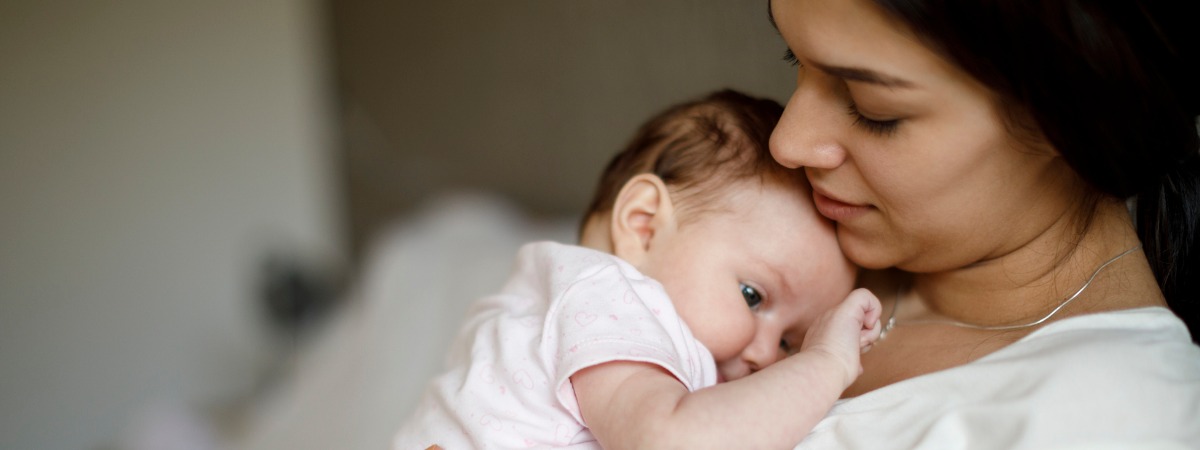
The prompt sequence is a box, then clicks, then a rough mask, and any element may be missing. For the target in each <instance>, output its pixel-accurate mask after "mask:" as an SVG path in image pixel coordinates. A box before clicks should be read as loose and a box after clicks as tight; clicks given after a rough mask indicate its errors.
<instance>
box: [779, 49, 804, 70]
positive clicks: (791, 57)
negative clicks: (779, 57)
mask: <svg viewBox="0 0 1200 450" xmlns="http://www.w3.org/2000/svg"><path fill="white" fill-rule="evenodd" d="M783 60H784V61H786V62H787V63H788V64H791V65H792V66H793V67H799V66H800V60H799V59H797V58H796V54H795V53H792V49H790V48H789V49H787V50H786V51H784V52H783Z"/></svg>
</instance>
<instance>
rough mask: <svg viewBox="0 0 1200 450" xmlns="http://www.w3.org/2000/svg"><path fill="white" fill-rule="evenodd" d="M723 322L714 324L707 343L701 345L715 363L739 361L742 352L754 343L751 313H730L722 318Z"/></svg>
mask: <svg viewBox="0 0 1200 450" xmlns="http://www.w3.org/2000/svg"><path fill="white" fill-rule="evenodd" d="M723 317H724V318H725V320H723V321H722V323H719V324H716V325H717V326H715V327H713V329H712V330H710V332H709V335H710V336H709V339H708V341H709V342H705V341H704V340H703V339H702V340H701V342H702V343H704V344H705V346H706V347H708V351H710V352H712V354H713V359H714V360H716V361H717V362H727V361H731V360H736V359H740V357H741V355H742V351H743V350H745V349H746V347H747V346H749V345H750V343H752V342H754V337H755V336H754V334H755V326H754V324H755V321H754V316H753V314H752V313H750V312H749V310H747V311H746V312H745V313H730V314H726V315H724V316H723Z"/></svg>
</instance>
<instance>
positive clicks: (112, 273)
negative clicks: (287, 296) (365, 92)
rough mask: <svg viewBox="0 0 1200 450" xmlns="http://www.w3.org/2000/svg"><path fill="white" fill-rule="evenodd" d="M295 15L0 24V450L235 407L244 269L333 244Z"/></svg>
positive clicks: (321, 99) (313, 12)
mask: <svg viewBox="0 0 1200 450" xmlns="http://www.w3.org/2000/svg"><path fill="white" fill-rule="evenodd" d="M315 6H317V5H316V4H315V3H314V2H313V1H306V0H300V1H293V0H255V1H241V0H203V1H172V2H162V1H151V0H125V1H121V2H89V1H65V2H64V1H55V2H43V1H39V0H19V1H5V2H4V4H3V6H0V61H2V62H0V64H2V65H3V68H2V69H0V448H5V449H43V448H44V449H94V448H101V447H102V446H112V445H113V444H115V443H116V442H117V441H118V439H119V437H118V436H119V434H121V432H122V430H123V429H126V428H127V427H129V426H130V423H131V420H132V419H133V418H134V417H136V416H137V415H139V414H141V413H142V412H144V411H149V410H155V409H154V408H159V409H157V410H163V409H166V410H173V409H174V410H179V409H180V408H186V407H188V406H210V405H213V404H221V403H223V402H227V401H229V400H231V399H235V398H238V397H240V396H243V395H245V394H247V393H248V392H249V391H250V390H251V388H252V385H253V384H254V383H255V381H256V379H257V378H258V377H259V376H260V375H261V372H262V371H263V370H264V368H265V366H266V365H267V364H268V363H269V361H270V360H271V355H272V354H273V353H272V351H271V350H272V347H271V345H270V341H269V340H268V339H267V336H266V334H265V332H264V331H263V330H264V328H263V326H262V324H261V322H260V321H259V316H258V315H257V313H258V311H257V310H256V309H255V306H256V305H255V304H254V303H253V301H254V300H255V299H256V295H255V294H256V292H255V285H254V283H255V282H256V281H258V280H257V279H256V278H255V277H256V275H258V270H257V269H258V268H259V267H258V264H259V263H260V262H261V258H263V257H264V256H265V255H266V252H267V251H268V250H271V249H277V248H281V249H285V250H288V251H298V252H302V253H308V252H311V253H313V254H324V255H329V254H334V255H336V254H337V253H338V252H340V247H341V244H340V240H339V236H340V230H339V229H338V228H339V226H338V220H337V219H336V214H338V213H339V212H340V211H338V209H339V208H338V206H337V196H336V191H335V190H333V187H334V186H335V183H334V182H333V181H332V179H333V176H334V175H335V173H334V172H333V170H332V168H331V165H330V164H329V161H328V160H329V159H330V157H331V154H330V152H329V150H330V145H329V143H330V142H331V141H330V138H329V135H330V133H329V131H330V128H331V127H330V126H329V117H330V114H329V110H328V106H329V104H330V103H329V102H328V100H327V99H326V98H325V96H324V94H322V92H324V91H323V90H324V87H325V85H326V81H327V80H326V79H325V71H324V66H323V64H324V61H323V60H322V56H321V52H320V51H319V50H320V49H321V48H322V39H323V37H322V36H321V35H320V33H319V31H320V28H319V25H320V20H321V19H322V17H320V16H319V15H318V14H319V10H318V9H317V8H316V7H315ZM147 408H150V409H147ZM176 444H178V445H185V444H187V443H186V442H176ZM176 448H180V447H176Z"/></svg>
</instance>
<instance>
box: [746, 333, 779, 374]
mask: <svg viewBox="0 0 1200 450" xmlns="http://www.w3.org/2000/svg"><path fill="white" fill-rule="evenodd" d="M784 356H786V355H785V354H784V352H783V348H782V346H780V345H779V343H777V342H774V341H773V340H767V339H759V340H755V341H754V342H752V343H750V345H749V346H747V347H746V349H745V350H744V351H742V360H744V361H746V365H748V366H750V371H751V372H757V371H759V370H762V369H764V368H766V367H767V366H769V365H771V364H775V362H776V361H779V360H780V359H781V358H783V357H784Z"/></svg>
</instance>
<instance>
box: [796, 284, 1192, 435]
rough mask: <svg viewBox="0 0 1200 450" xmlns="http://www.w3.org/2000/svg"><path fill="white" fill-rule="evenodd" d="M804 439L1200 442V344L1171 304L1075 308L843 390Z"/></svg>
mask: <svg viewBox="0 0 1200 450" xmlns="http://www.w3.org/2000/svg"><path fill="white" fill-rule="evenodd" d="M796 448H797V449H825V448H849V449H872V450H874V449H887V448H904V449H960V448H962V449H967V448H969V449H973V450H975V449H1068V448H1069V449H1076V448H1088V449H1092V448H1104V449H1108V448H1114V449H1115V448H1122V449H1124V448H1130V449H1133V448H1136V449H1155V448H1164V449H1175V448H1179V449H1185V448H1187V449H1195V448H1200V347H1197V346H1196V345H1194V344H1192V341H1191V338H1190V337H1189V335H1188V331H1187V328H1186V327H1185V326H1184V324H1183V323H1182V322H1181V321H1180V320H1179V319H1178V318H1177V317H1175V316H1174V315H1173V314H1172V313H1171V312H1170V311H1169V310H1167V309H1165V308H1159V307H1152V308H1140V309H1133V310H1125V311H1114V312H1106V313H1099V314H1090V315H1084V316H1076V317H1071V318H1067V319H1063V320H1060V321H1057V322H1053V323H1051V324H1049V325H1046V326H1045V327H1043V328H1041V329H1039V330H1037V331H1034V332H1033V333H1031V334H1029V335H1028V336H1026V337H1025V338H1023V339H1021V340H1020V341H1017V342H1016V343H1013V344H1011V345H1009V346H1007V347H1004V348H1002V349H1000V350H998V351H996V352H994V353H992V354H989V355H987V356H984V357H983V358H980V359H979V360H976V361H974V362H971V363H968V364H965V365H962V366H959V367H954V368H950V369H946V370H942V371H939V372H934V373H931V374H928V375H923V376H920V377H916V378H912V379H908V380H905V381H901V382H898V383H895V384H892V385H890V386H886V387H883V388H880V389H877V390H875V391H872V392H869V393H866V394H864V395H861V396H859V397H855V398H851V399H846V400H842V401H840V402H838V404H837V405H836V406H835V407H834V408H833V410H832V411H831V412H830V413H829V415H828V416H827V417H826V418H825V419H824V420H823V421H821V422H820V423H819V424H818V425H817V426H816V428H815V429H813V431H812V433H811V434H809V436H808V437H807V438H806V439H805V441H804V442H802V443H801V444H800V445H799V446H797V447H796Z"/></svg>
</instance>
